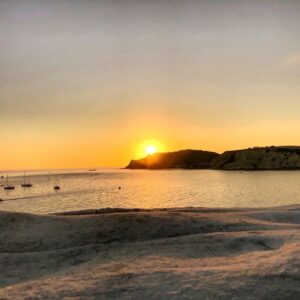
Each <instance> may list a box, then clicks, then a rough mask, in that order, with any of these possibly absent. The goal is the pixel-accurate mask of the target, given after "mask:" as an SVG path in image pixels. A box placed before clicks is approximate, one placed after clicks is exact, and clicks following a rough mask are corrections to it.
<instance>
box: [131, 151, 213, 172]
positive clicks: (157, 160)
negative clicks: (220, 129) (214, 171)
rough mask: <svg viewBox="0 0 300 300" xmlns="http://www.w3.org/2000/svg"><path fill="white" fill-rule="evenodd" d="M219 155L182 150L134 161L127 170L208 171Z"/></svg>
mask: <svg viewBox="0 0 300 300" xmlns="http://www.w3.org/2000/svg"><path fill="white" fill-rule="evenodd" d="M217 156H219V154H218V153H215V152H209V151H202V150H181V151H176V152H168V153H156V154H152V155H148V156H147V157H145V158H142V159H139V160H132V161H131V162H130V163H129V165H128V166H127V167H126V169H172V168H178V169H179V168H181V169H207V168H210V164H211V162H212V160H213V159H214V158H216V157H217Z"/></svg>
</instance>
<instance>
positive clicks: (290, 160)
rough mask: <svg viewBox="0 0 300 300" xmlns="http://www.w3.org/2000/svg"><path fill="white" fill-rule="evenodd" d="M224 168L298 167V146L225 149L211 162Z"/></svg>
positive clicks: (279, 168)
mask: <svg viewBox="0 0 300 300" xmlns="http://www.w3.org/2000/svg"><path fill="white" fill-rule="evenodd" d="M211 167H212V168H214V169H224V170H293V169H300V147H298V146H279V147H275V146H272V147H261V148H260V147H256V148H249V149H244V150H235V151H226V152H224V153H223V154H221V155H219V156H218V157H216V159H214V160H213V161H212V163H211Z"/></svg>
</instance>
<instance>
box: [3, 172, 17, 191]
mask: <svg viewBox="0 0 300 300" xmlns="http://www.w3.org/2000/svg"><path fill="white" fill-rule="evenodd" d="M4 189H5V190H14V189H15V187H14V186H12V185H9V184H8V175H6V185H5V186H4Z"/></svg>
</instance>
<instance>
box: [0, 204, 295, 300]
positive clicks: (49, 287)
mask: <svg viewBox="0 0 300 300" xmlns="http://www.w3.org/2000/svg"><path fill="white" fill-rule="evenodd" d="M0 227H1V231H0V270H1V272H0V299H12V300H18V299H51V300H52V299H172V300H173V299H178V300H179V299H200V300H202V299H218V300H221V299H236V300H239V299H241V300H242V299H243V300H245V299H249V300H250V299H251V300H252V299H253V300H254V299H299V297H300V287H299V278H300V206H299V205H294V206H287V207H278V208H270V209H254V208H253V209H236V208H233V209H217V208H211V209H209V208H178V209H177V208H172V209H156V210H155V209H154V210H117V209H115V210H109V209H108V210H89V211H82V212H72V213H68V214H66V215H59V216H57V215H48V216H41V215H31V214H22V213H9V212H4V211H2V212H1V211H0Z"/></svg>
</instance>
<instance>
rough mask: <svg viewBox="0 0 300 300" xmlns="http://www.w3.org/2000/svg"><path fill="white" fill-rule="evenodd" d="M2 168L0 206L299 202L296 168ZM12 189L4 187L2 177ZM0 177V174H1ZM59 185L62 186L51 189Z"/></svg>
mask: <svg viewBox="0 0 300 300" xmlns="http://www.w3.org/2000/svg"><path fill="white" fill-rule="evenodd" d="M26 174H27V177H26V180H28V181H30V183H32V185H33V186H32V187H31V188H24V187H21V184H22V183H23V179H24V178H23V172H4V171H2V172H1V171H0V199H1V200H2V201H0V210H3V211H17V212H28V213H38V214H49V213H56V212H63V211H76V210H83V209H98V208H107V207H111V208H117V207H121V208H167V207H219V208H229V207H274V206H281V205H289V204H299V203H300V171H219V170H178V169H176V170H125V169H97V170H96V171H89V170H83V169H81V170H42V171H27V173H26ZM7 175H9V177H8V181H9V185H13V186H15V190H4V188H3V187H4V185H5V184H6V176H7ZM2 176H3V178H2ZM56 184H58V185H59V186H60V190H58V191H55V190H54V189H53V187H54V185H56Z"/></svg>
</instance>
